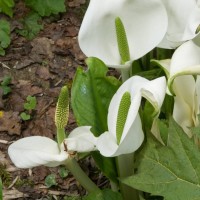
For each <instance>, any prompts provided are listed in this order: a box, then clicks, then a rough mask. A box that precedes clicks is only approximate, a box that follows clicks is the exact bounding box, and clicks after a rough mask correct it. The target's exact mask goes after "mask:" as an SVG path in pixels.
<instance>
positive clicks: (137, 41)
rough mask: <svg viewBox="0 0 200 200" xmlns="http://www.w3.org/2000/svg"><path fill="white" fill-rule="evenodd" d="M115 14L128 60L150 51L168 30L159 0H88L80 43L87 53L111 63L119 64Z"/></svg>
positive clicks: (164, 12)
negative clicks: (125, 42)
mask: <svg viewBox="0 0 200 200" xmlns="http://www.w3.org/2000/svg"><path fill="white" fill-rule="evenodd" d="M117 18H119V19H120V20H121V21H122V23H123V25H124V28H125V32H126V38H127V42H128V46H129V53H130V56H129V57H130V60H127V62H128V61H133V60H136V59H138V58H140V57H142V56H144V55H145V54H146V53H148V52H149V51H151V50H152V49H153V48H154V47H156V46H157V45H158V44H159V43H160V41H161V40H162V39H163V37H164V35H165V33H166V30H167V13H166V10H165V8H164V5H163V3H162V2H161V1H160V0H151V1H149V0H104V1H102V0H91V1H90V4H89V7H88V9H87V11H86V14H85V16H84V19H83V22H82V25H81V28H80V32H79V36H78V39H79V45H80V48H81V49H82V51H83V52H84V53H85V55H86V56H88V57H91V56H93V57H98V58H100V59H101V60H103V61H104V62H105V63H106V64H107V65H108V66H110V67H115V68H122V66H121V56H120V54H119V50H118V42H117V36H116V27H115V20H116V19H117ZM128 65H130V64H128ZM123 67H126V66H124V65H123Z"/></svg>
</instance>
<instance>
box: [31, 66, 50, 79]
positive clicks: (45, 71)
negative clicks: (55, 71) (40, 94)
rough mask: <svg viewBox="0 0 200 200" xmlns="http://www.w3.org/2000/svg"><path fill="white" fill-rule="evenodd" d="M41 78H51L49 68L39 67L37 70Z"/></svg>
mask: <svg viewBox="0 0 200 200" xmlns="http://www.w3.org/2000/svg"><path fill="white" fill-rule="evenodd" d="M35 73H36V74H37V75H38V76H39V77H40V78H41V79H44V80H48V79H50V78H51V74H50V73H49V69H48V68H47V67H44V66H40V67H38V68H37V70H36V72H35Z"/></svg>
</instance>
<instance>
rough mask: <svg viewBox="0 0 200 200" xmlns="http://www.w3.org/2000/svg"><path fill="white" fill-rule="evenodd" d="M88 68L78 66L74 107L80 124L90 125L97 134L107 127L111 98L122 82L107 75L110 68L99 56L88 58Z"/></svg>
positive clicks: (74, 87) (73, 89)
mask: <svg viewBox="0 0 200 200" xmlns="http://www.w3.org/2000/svg"><path fill="white" fill-rule="evenodd" d="M86 63H87V65H88V70H87V71H83V69H82V68H80V67H79V68H78V69H77V71H76V75H75V78H74V81H73V85H72V101H71V102H72V109H73V112H74V115H75V117H76V120H77V123H78V125H80V126H84V125H90V126H92V130H93V131H94V133H95V135H96V136H99V135H100V134H102V133H103V132H104V131H106V130H108V128H107V113H108V106H109V103H110V100H111V98H112V96H113V95H114V93H115V92H116V91H117V89H118V88H119V86H120V84H121V83H120V82H119V81H118V80H117V79H116V78H114V77H112V76H106V73H107V71H108V68H107V67H106V65H105V64H104V63H103V62H102V61H101V60H99V59H97V58H88V59H87V61H86Z"/></svg>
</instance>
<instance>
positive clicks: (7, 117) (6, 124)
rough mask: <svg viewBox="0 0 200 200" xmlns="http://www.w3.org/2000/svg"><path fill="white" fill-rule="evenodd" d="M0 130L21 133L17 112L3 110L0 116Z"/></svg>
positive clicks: (13, 133)
mask: <svg viewBox="0 0 200 200" xmlns="http://www.w3.org/2000/svg"><path fill="white" fill-rule="evenodd" d="M0 131H7V132H8V134H9V135H20V134H21V123H20V117H19V112H12V111H9V112H4V113H3V117H1V118H0Z"/></svg>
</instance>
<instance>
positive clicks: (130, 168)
mask: <svg viewBox="0 0 200 200" xmlns="http://www.w3.org/2000/svg"><path fill="white" fill-rule="evenodd" d="M116 161H117V170H118V175H119V177H120V178H124V177H127V176H130V175H133V174H134V154H133V153H131V154H124V155H120V156H118V157H117V160H116ZM119 185H120V190H121V193H122V196H123V199H124V200H139V195H138V191H137V190H135V189H134V188H131V187H129V186H127V185H125V184H123V183H120V184H119Z"/></svg>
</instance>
